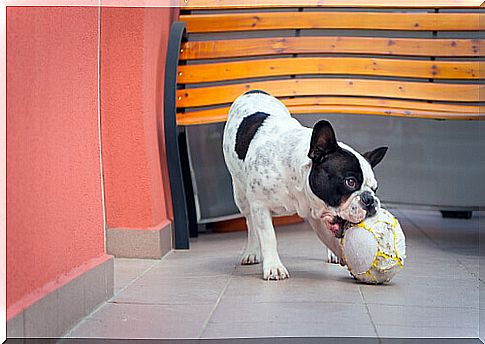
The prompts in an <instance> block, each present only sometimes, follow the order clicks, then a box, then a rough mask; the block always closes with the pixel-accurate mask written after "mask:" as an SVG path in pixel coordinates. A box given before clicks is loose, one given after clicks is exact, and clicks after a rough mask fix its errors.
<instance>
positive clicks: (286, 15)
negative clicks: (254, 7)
mask: <svg viewBox="0 0 485 344" xmlns="http://www.w3.org/2000/svg"><path fill="white" fill-rule="evenodd" d="M478 17H479V15H478V13H384V12H276V13H274V12H273V13H271V12H260V13H230V14H201V15H181V16H180V20H181V21H184V22H185V23H186V24H187V31H188V32H189V33H202V32H228V31H254V30H282V29H357V30H405V31H475V30H479V20H478Z"/></svg>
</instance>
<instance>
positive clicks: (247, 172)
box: [223, 90, 387, 280]
mask: <svg viewBox="0 0 485 344" xmlns="http://www.w3.org/2000/svg"><path fill="white" fill-rule="evenodd" d="M386 152H387V147H379V148H377V149H374V150H372V151H369V152H367V153H365V154H362V155H361V154H359V153H358V152H357V151H355V150H354V149H352V148H351V147H349V146H348V145H346V144H344V143H342V142H337V140H336V137H335V132H334V129H333V127H332V125H331V124H330V123H329V122H328V121H325V120H320V121H319V122H317V123H316V124H315V125H314V127H313V129H312V128H307V127H304V126H302V125H301V124H300V123H299V122H298V121H297V120H296V119H295V118H293V117H292V116H291V114H290V112H289V111H288V109H287V108H286V107H285V105H284V104H283V103H281V102H280V101H279V100H278V99H276V98H275V97H273V96H271V95H270V94H268V93H266V92H264V91H259V90H253V91H249V92H246V93H244V94H243V95H241V96H240V97H239V98H237V99H236V100H235V101H234V103H233V104H232V106H231V108H230V110H229V114H228V120H227V122H226V125H225V128H224V134H223V153H224V160H225V162H226V165H227V167H228V170H229V172H230V174H231V177H232V184H233V191H234V200H235V203H236V205H237V207H238V208H239V210H240V212H241V214H242V215H244V217H245V218H246V223H247V227H248V240H247V245H246V248H245V250H244V253H243V256H242V258H241V264H243V265H249V264H258V263H260V262H261V261H262V263H263V264H262V265H263V278H264V279H267V280H282V279H286V278H288V277H289V273H288V270H287V269H286V268H285V266H284V265H283V264H282V262H281V260H280V257H279V255H278V251H277V243H276V236H275V231H274V227H273V224H272V216H284V215H292V214H298V215H299V216H300V217H303V218H306V219H307V221H308V222H309V224H310V225H311V227H312V229H313V230H314V231H315V233H316V234H317V236H318V237H319V239H320V240H321V241H322V243H323V244H324V245H325V246H326V247H327V254H328V257H329V258H328V259H329V262H331V263H340V264H341V265H345V260H344V257H343V253H342V249H341V246H340V244H339V238H341V237H342V236H343V232H344V230H345V229H346V227H347V226H349V225H350V224H352V223H354V224H355V223H358V222H360V221H362V220H363V219H365V218H366V217H369V216H373V215H375V214H376V212H377V211H378V209H379V207H380V201H379V199H378V197H377V196H376V195H375V192H376V191H377V187H378V185H377V181H376V178H375V176H374V172H373V168H374V167H375V166H376V165H377V164H378V163H379V162H380V161H381V160H382V159H383V158H384V155H385V154H386Z"/></svg>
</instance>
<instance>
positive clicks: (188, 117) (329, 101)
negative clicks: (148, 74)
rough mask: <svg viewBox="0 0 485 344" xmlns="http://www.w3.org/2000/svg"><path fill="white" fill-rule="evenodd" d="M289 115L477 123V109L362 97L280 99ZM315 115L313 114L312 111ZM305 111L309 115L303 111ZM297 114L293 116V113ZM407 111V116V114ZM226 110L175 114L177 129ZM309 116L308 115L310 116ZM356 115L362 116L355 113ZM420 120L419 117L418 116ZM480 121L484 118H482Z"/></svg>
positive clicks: (220, 116)
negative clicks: (351, 114)
mask: <svg viewBox="0 0 485 344" xmlns="http://www.w3.org/2000/svg"><path fill="white" fill-rule="evenodd" d="M281 101H282V102H283V104H285V105H286V106H287V107H288V109H289V110H290V112H292V113H309V112H308V111H310V110H311V111H314V112H313V113H324V112H325V111H330V110H334V111H335V110H336V109H337V113H342V112H344V111H349V110H350V109H355V108H358V109H359V110H360V109H363V108H366V109H367V110H368V111H369V110H372V111H369V112H371V113H370V114H371V115H386V111H389V110H392V111H391V114H392V113H394V114H401V115H404V116H413V115H414V116H418V115H422V116H426V118H441V119H446V118H447V119H478V118H479V117H480V115H479V112H480V108H479V107H478V106H476V105H454V104H442V103H427V102H422V101H409V100H395V99H379V98H362V97H298V98H288V99H281ZM316 108H317V109H318V111H315V109H316ZM304 109H308V111H304ZM297 110H298V111H300V112H296V111H297ZM406 111H408V112H406ZM228 112H229V106H225V107H221V108H216V109H209V110H198V111H191V112H187V113H180V114H177V123H178V124H179V125H195V124H205V123H218V122H224V121H226V119H227V113H228ZM310 113H311V112H310ZM357 113H361V112H360V111H357ZM418 117H419V116H418ZM481 117H483V115H481Z"/></svg>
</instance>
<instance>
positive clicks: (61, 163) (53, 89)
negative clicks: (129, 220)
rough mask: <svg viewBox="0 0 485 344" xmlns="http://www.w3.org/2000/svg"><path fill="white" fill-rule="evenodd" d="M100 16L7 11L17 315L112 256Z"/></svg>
mask: <svg viewBox="0 0 485 344" xmlns="http://www.w3.org/2000/svg"><path fill="white" fill-rule="evenodd" d="M97 21H98V9H97V8H95V7H92V8H88V7H86V8H75V7H58V8H56V7H50V8H48V7H46V8H32V7H31V8H28V7H15V8H8V9H7V68H8V70H7V200H8V203H7V307H8V310H7V313H8V315H7V316H8V318H11V317H12V316H13V315H15V313H16V312H17V311H19V310H21V309H23V308H25V307H26V306H28V304H29V303H31V302H33V300H35V298H38V297H41V296H42V293H45V292H47V291H46V290H45V288H44V287H45V286H46V285H50V286H51V287H55V283H56V282H57V281H60V280H62V276H64V275H69V274H70V273H72V271H73V270H75V271H78V270H79V267H80V266H86V264H88V265H89V264H90V262H92V261H93V259H94V260H99V259H100V257H102V256H103V255H104V225H103V215H102V201H101V192H102V191H101V183H100V178H101V176H100V163H99V144H98V142H99V137H98V126H97V95H98V93H97V92H98V90H97V82H98V72H97V68H98V67H97V63H98V62H97V61H98V60H97V54H98V51H97V44H98V43H97V40H98V38H97V32H98V30H97V27H98V22H97ZM53 283H54V284H53Z"/></svg>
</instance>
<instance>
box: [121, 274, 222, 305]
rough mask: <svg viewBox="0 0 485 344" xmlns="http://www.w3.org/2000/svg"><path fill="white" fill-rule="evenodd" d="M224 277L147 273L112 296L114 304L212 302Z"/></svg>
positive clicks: (214, 300)
mask: <svg viewBox="0 0 485 344" xmlns="http://www.w3.org/2000/svg"><path fill="white" fill-rule="evenodd" d="M229 278H230V276H227V277H194V278H171V277H170V276H164V275H160V274H150V273H146V274H145V275H143V276H142V277H140V278H139V279H138V280H137V281H136V282H134V283H133V284H131V285H130V286H128V287H127V288H126V289H125V290H123V291H122V292H121V293H119V294H118V295H116V296H115V297H114V298H113V302H117V303H145V304H174V305H177V304H213V303H215V302H216V300H217V299H218V297H219V296H220V294H221V292H222V290H223V289H224V287H225V286H226V284H227V283H228V281H229Z"/></svg>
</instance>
